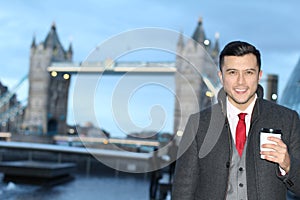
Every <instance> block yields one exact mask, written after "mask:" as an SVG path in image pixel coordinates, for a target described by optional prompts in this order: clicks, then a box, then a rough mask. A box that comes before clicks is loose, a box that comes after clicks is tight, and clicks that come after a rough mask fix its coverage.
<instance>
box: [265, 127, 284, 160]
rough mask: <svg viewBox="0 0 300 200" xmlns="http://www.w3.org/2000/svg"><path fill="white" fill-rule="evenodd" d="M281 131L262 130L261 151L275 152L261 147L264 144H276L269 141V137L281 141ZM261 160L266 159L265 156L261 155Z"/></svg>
mask: <svg viewBox="0 0 300 200" xmlns="http://www.w3.org/2000/svg"><path fill="white" fill-rule="evenodd" d="M281 134H282V133H281V130H279V129H271V128H270V129H269V128H262V129H261V131H260V151H273V149H269V148H262V147H261V145H263V144H276V143H275V142H273V141H270V140H268V139H267V138H268V137H269V136H273V137H277V138H279V139H281ZM260 158H262V159H265V155H260Z"/></svg>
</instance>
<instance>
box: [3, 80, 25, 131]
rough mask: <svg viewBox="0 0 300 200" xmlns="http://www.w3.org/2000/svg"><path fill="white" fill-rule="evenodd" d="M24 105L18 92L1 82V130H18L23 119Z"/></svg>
mask: <svg viewBox="0 0 300 200" xmlns="http://www.w3.org/2000/svg"><path fill="white" fill-rule="evenodd" d="M23 109H24V108H23V106H22V105H21V103H20V102H19V101H18V100H17V96H16V94H14V93H12V92H11V91H9V90H8V88H7V86H5V85H3V84H2V83H1V82H0V132H12V133H14V132H16V131H18V129H19V128H20V126H21V123H22V121H23V113H24V112H23Z"/></svg>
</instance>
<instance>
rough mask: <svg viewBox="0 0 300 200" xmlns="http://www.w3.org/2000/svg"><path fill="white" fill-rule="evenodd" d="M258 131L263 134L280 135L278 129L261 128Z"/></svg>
mask: <svg viewBox="0 0 300 200" xmlns="http://www.w3.org/2000/svg"><path fill="white" fill-rule="evenodd" d="M260 131H261V132H265V133H274V134H282V132H281V130H280V129H273V128H262V129H260Z"/></svg>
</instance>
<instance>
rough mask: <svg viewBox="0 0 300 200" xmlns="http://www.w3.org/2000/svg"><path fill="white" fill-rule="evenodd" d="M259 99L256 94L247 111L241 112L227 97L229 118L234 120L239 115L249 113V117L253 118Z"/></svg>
mask: <svg viewBox="0 0 300 200" xmlns="http://www.w3.org/2000/svg"><path fill="white" fill-rule="evenodd" d="M256 99H257V94H255V97H254V100H253V101H252V102H251V104H250V105H249V106H248V107H247V108H246V109H245V110H240V109H238V108H236V107H235V106H234V105H232V103H230V102H229V100H228V97H226V104H227V117H228V118H232V117H236V116H238V114H239V113H247V116H251V115H252V112H253V108H254V105H255V102H256Z"/></svg>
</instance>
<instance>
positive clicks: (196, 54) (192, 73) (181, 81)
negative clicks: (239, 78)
mask: <svg viewBox="0 0 300 200" xmlns="http://www.w3.org/2000/svg"><path fill="white" fill-rule="evenodd" d="M216 37H218V36H217V35H216ZM214 44H215V45H212V44H211V41H210V40H209V39H207V38H206V35H205V32H204V28H203V24H202V19H201V18H200V19H199V21H198V25H197V27H196V29H195V31H194V33H193V35H192V38H190V39H188V40H187V41H184V37H183V35H182V34H181V35H180V37H179V40H178V43H177V56H176V68H177V72H176V74H175V85H176V101H175V113H174V115H175V116H174V133H177V135H178V136H180V135H181V134H182V133H183V130H184V128H185V125H186V123H187V120H188V117H189V115H190V114H192V113H196V112H198V111H199V110H201V109H203V108H205V107H207V106H208V105H210V104H211V102H212V100H213V98H214V95H215V94H214V93H213V91H211V90H210V88H208V86H207V85H209V84H207V82H208V81H207V80H209V83H213V84H218V80H217V79H216V78H217V76H216V75H217V68H216V64H217V59H218V54H219V44H218V38H216V41H215V43H214Z"/></svg>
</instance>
